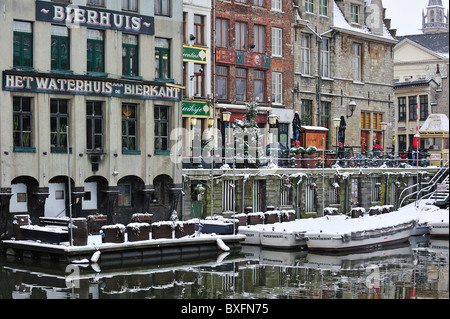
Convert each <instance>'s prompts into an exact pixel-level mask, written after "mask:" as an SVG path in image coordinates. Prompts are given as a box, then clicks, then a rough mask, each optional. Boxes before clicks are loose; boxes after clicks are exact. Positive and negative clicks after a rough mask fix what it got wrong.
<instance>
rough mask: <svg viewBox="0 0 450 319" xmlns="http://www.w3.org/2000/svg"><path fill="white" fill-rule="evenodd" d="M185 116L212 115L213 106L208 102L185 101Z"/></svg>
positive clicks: (183, 107)
mask: <svg viewBox="0 0 450 319" xmlns="http://www.w3.org/2000/svg"><path fill="white" fill-rule="evenodd" d="M182 110H183V116H193V117H211V106H210V104H209V103H208V102H194V101H183V106H182Z"/></svg>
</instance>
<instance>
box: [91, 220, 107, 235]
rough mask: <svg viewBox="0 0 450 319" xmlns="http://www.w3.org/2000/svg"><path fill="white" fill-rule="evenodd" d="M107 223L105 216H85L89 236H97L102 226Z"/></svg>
mask: <svg viewBox="0 0 450 319" xmlns="http://www.w3.org/2000/svg"><path fill="white" fill-rule="evenodd" d="M106 223H107V216H106V215H88V216H87V227H88V231H89V234H91V235H98V234H99V233H100V229H101V228H102V226H105V225H106Z"/></svg>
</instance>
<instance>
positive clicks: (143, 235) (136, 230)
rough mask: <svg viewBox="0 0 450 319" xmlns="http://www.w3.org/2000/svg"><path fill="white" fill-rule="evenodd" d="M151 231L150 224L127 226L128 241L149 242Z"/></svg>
mask: <svg viewBox="0 0 450 319" xmlns="http://www.w3.org/2000/svg"><path fill="white" fill-rule="evenodd" d="M150 230H151V226H150V224H148V223H137V222H136V223H130V224H128V225H127V234H128V241H140V240H149V239H150Z"/></svg>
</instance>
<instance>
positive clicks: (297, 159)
mask: <svg viewBox="0 0 450 319" xmlns="http://www.w3.org/2000/svg"><path fill="white" fill-rule="evenodd" d="M302 157H303V155H302V154H301V153H300V154H295V155H294V161H295V168H302Z"/></svg>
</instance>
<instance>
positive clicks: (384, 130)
mask: <svg viewBox="0 0 450 319" xmlns="http://www.w3.org/2000/svg"><path fill="white" fill-rule="evenodd" d="M380 126H381V130H382V131H383V150H384V136H385V132H386V129H387V127H388V124H387V123H386V122H381V123H380Z"/></svg>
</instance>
